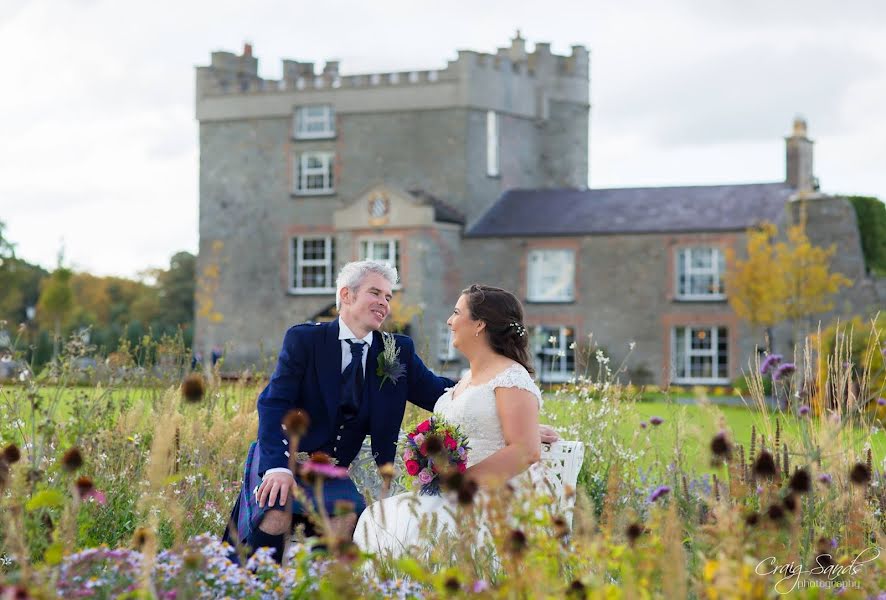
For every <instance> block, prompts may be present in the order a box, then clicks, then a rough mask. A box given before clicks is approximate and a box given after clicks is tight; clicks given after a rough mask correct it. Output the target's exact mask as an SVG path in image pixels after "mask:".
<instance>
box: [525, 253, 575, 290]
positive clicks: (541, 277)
mask: <svg viewBox="0 0 886 600" xmlns="http://www.w3.org/2000/svg"><path fill="white" fill-rule="evenodd" d="M551 254H563V256H564V257H568V261H569V264H566V265H562V266H560V267H558V271H556V272H555V278H554V279H552V278H551V276H550V266H546V265H545V264H544V263H545V261H551V260H552V259H551V258H550V256H548V257H547V258H546V257H545V255H551ZM559 277H564V278H565V277H568V278H569V279H570V280H569V281H568V282H566V281H563V282H560V287H562V290H559V292H560V293H559V294H554V293H551V291H552V290H553V291H557V287H555V286H553V285H552V283H557V279H558V278H559ZM526 299H527V300H528V301H529V302H573V301H574V300H575V250H573V249H571V248H539V249H536V250H530V251H529V252H528V253H527V254H526Z"/></svg>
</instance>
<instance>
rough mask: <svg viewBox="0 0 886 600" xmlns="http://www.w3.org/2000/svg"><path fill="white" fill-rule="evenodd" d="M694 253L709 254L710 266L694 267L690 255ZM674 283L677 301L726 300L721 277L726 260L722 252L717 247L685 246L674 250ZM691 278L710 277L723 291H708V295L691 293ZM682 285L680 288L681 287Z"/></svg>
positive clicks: (724, 269)
mask: <svg viewBox="0 0 886 600" xmlns="http://www.w3.org/2000/svg"><path fill="white" fill-rule="evenodd" d="M695 252H710V253H711V262H710V264H711V266H710V267H696V266H693V264H692V255H693V253H695ZM675 256H676V263H677V268H676V269H675V271H676V281H675V282H674V290H675V291H676V294H675V298H676V299H677V300H701V301H719V300H725V299H726V293H725V288H724V287H723V276H724V275H725V271H726V258H725V254H724V253H723V251H722V250H721V249H720V248H718V247H717V246H686V247H683V248H677V249H676V254H675ZM693 277H712V278H713V281H714V283H715V284H719V286H718V287H719V289H720V290H723V291H710V292H708V293H701V294H699V293H692V292H691V291H690V290H692V278H693ZM681 283H682V286H681Z"/></svg>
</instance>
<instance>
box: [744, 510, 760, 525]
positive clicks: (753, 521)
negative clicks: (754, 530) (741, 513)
mask: <svg viewBox="0 0 886 600" xmlns="http://www.w3.org/2000/svg"><path fill="white" fill-rule="evenodd" d="M744 522H745V524H746V525H748V526H750V527H755V526H756V525H757V524H758V523H759V522H760V515H759V514H757V513H755V512H752V513H750V514H749V515H745V518H744Z"/></svg>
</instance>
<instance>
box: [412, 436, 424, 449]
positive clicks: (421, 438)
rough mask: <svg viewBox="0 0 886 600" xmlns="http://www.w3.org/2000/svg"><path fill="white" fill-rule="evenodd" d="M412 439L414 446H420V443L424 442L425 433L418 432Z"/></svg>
mask: <svg viewBox="0 0 886 600" xmlns="http://www.w3.org/2000/svg"><path fill="white" fill-rule="evenodd" d="M412 441H413V442H415V445H416V446H421V445H422V444H424V443H425V434H423V433H420V434H418V435H417V436H415V437H414V438H412Z"/></svg>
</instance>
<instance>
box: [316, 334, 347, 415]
mask: <svg viewBox="0 0 886 600" xmlns="http://www.w3.org/2000/svg"><path fill="white" fill-rule="evenodd" d="M338 331H339V329H338V319H336V320H335V321H332V322H331V323H329V325H327V326H326V335H324V336H323V342H322V346H321V347H320V348H318V350H319V352H318V353H317V355H318V358H319V359H320V360H318V361H317V363H316V365H317V378H318V380H319V381H320V389H321V390H322V393H323V399H324V400H325V401H326V409H327V410H328V411H329V420H330V422H331V423H333V424H335V416H336V414H337V412H338V405H339V403H340V402H341V341H340V340H339V339H338Z"/></svg>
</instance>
